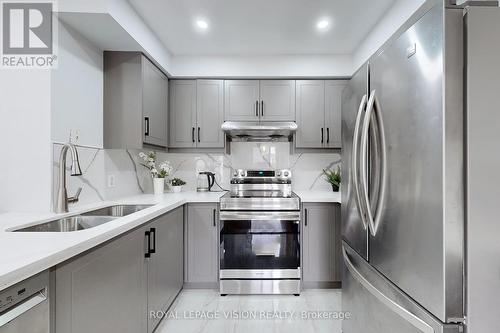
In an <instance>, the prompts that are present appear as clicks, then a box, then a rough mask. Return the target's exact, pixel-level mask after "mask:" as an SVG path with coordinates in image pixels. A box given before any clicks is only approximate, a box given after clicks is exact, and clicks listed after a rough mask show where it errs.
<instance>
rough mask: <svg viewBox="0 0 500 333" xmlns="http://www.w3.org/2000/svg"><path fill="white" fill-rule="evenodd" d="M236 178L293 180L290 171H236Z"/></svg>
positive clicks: (234, 174)
mask: <svg viewBox="0 0 500 333" xmlns="http://www.w3.org/2000/svg"><path fill="white" fill-rule="evenodd" d="M233 176H234V178H280V179H289V178H292V172H291V171H290V170H288V169H282V170H242V169H238V170H235V171H234V173H233Z"/></svg>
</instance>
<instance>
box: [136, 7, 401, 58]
mask: <svg viewBox="0 0 500 333" xmlns="http://www.w3.org/2000/svg"><path fill="white" fill-rule="evenodd" d="M129 2H130V4H131V5H132V6H133V7H134V8H135V10H136V11H137V12H138V13H139V15H140V16H141V17H142V18H143V20H144V21H145V22H146V24H147V25H149V27H150V28H151V29H152V30H153V31H154V32H155V33H156V35H157V36H158V37H159V39H160V40H161V41H162V42H163V43H164V44H165V46H166V47H167V49H168V50H169V51H170V52H171V53H172V54H173V55H284V54H352V53H353V52H354V51H355V49H356V47H357V46H358V45H359V44H360V43H361V42H362V41H363V39H364V38H365V36H366V35H367V34H368V33H369V32H370V30H371V29H372V28H373V27H374V26H375V24H376V23H377V22H378V20H379V19H380V18H381V17H382V16H383V14H384V13H385V12H386V11H387V10H388V9H389V8H390V7H391V6H392V5H393V4H394V3H395V2H396V0H376V1H369V0H129ZM199 18H202V19H205V20H207V22H208V23H209V29H208V31H206V32H204V33H200V32H199V31H197V30H196V28H195V25H194V22H195V21H196V20H197V19H199ZM321 18H328V19H329V20H330V22H331V24H330V26H331V28H330V29H329V30H328V31H326V32H322V33H320V32H318V31H317V29H316V23H317V21H318V20H319V19H321Z"/></svg>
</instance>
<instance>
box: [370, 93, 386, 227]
mask: <svg viewBox="0 0 500 333" xmlns="http://www.w3.org/2000/svg"><path fill="white" fill-rule="evenodd" d="M375 112H376V113H375V114H376V117H375V119H376V120H377V126H378V130H379V145H380V153H381V156H380V183H379V186H380V188H379V191H378V202H377V207H376V210H375V222H374V230H373V231H374V233H375V234H377V231H378V228H379V226H380V222H381V220H382V212H383V210H384V205H385V198H386V194H385V193H386V190H387V146H386V142H385V129H384V118H383V115H382V108H381V107H380V102H379V100H378V98H377V95H376V94H375Z"/></svg>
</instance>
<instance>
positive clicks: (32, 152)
mask: <svg viewBox="0 0 500 333" xmlns="http://www.w3.org/2000/svg"><path fill="white" fill-rule="evenodd" d="M0 119H1V121H0V142H1V148H0V211H46V210H47V209H48V208H49V207H50V203H51V197H50V193H51V192H50V191H51V183H52V181H51V167H52V166H51V161H52V159H51V150H52V147H51V144H50V71H49V70H42V69H31V70H28V69H0Z"/></svg>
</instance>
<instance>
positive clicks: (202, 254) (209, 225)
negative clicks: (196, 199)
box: [185, 203, 219, 287]
mask: <svg viewBox="0 0 500 333" xmlns="http://www.w3.org/2000/svg"><path fill="white" fill-rule="evenodd" d="M217 220H218V210H217V204H212V203H199V204H188V205H187V224H186V238H187V241H186V249H185V250H186V255H185V258H186V261H187V262H186V275H185V282H186V284H187V285H188V286H191V287H197V286H199V287H213V286H215V285H216V284H217V282H218V270H219V262H218V257H219V256H218V252H219V246H218V238H219V237H218V231H219V229H218V223H217Z"/></svg>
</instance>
